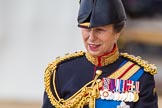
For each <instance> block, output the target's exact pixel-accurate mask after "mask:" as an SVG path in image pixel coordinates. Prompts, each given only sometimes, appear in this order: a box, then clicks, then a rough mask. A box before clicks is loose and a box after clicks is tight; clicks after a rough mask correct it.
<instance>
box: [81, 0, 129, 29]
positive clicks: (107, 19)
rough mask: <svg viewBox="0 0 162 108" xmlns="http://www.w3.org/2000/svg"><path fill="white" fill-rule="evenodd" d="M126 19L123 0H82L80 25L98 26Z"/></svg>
mask: <svg viewBox="0 0 162 108" xmlns="http://www.w3.org/2000/svg"><path fill="white" fill-rule="evenodd" d="M123 20H126V14H125V10H124V7H123V4H122V2H121V0H80V9H79V13H78V23H79V24H78V26H80V27H88V28H93V27H98V26H103V25H108V24H114V23H118V22H121V21H123Z"/></svg>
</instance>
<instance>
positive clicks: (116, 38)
mask: <svg viewBox="0 0 162 108" xmlns="http://www.w3.org/2000/svg"><path fill="white" fill-rule="evenodd" d="M120 34H121V32H119V33H115V41H116V42H117V41H118V39H119V36H120Z"/></svg>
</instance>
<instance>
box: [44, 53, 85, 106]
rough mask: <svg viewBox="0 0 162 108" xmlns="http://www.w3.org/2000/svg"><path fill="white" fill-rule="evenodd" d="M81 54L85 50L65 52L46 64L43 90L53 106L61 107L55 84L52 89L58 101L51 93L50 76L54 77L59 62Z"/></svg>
mask: <svg viewBox="0 0 162 108" xmlns="http://www.w3.org/2000/svg"><path fill="white" fill-rule="evenodd" d="M83 55H85V52H83V51H80V52H75V53H73V54H66V55H65V56H64V57H57V58H56V60H55V61H54V62H52V63H50V64H49V65H48V67H47V68H46V70H45V74H44V84H45V90H46V93H47V95H48V97H49V99H50V102H51V104H52V105H53V106H55V107H56V108H63V107H62V106H61V104H60V100H61V99H60V98H59V96H58V94H57V91H56V87H55V84H54V85H53V86H54V91H55V94H56V97H57V99H59V101H58V100H57V99H56V97H54V95H53V93H52V90H51V87H50V83H51V80H50V79H51V76H52V75H54V77H55V73H56V68H57V66H58V65H59V64H60V63H62V62H64V61H66V60H70V59H72V58H76V57H81V56H83Z"/></svg>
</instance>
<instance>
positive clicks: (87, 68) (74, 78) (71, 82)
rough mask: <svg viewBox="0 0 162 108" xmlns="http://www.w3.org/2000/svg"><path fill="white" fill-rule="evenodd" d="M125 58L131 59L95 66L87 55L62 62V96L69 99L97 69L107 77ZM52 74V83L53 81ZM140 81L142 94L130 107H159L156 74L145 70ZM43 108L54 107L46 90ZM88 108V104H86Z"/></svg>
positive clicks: (58, 83)
mask: <svg viewBox="0 0 162 108" xmlns="http://www.w3.org/2000/svg"><path fill="white" fill-rule="evenodd" d="M124 60H129V59H127V58H123V57H122V56H120V57H119V59H117V60H116V61H115V62H114V63H112V64H109V65H106V66H95V65H94V64H92V63H91V62H90V61H88V60H87V58H86V57H85V55H83V56H79V57H74V58H71V59H69V60H66V61H64V62H62V63H60V64H59V65H58V67H57V70H56V71H57V72H56V80H55V83H56V88H57V91H58V94H59V97H60V98H63V99H68V98H69V97H70V96H72V95H73V94H74V93H76V92H77V91H78V90H79V89H80V88H82V87H83V86H84V85H85V84H86V83H88V82H90V81H91V80H93V78H94V71H95V70H98V69H99V70H102V71H103V73H102V74H101V76H100V78H102V77H106V76H108V75H110V74H111V73H113V72H114V71H115V70H116V69H117V68H119V66H120V65H121V64H122V63H123V61H124ZM52 77H53V76H52V75H51V83H52ZM139 82H140V94H139V100H138V102H127V103H126V104H127V105H130V108H158V105H157V95H156V92H155V91H154V89H155V81H154V76H153V75H151V74H150V73H148V72H144V73H143V75H142V76H141V77H140V78H139ZM50 86H51V89H52V92H53V95H55V94H54V90H53V85H52V84H51V85H50ZM42 108H54V106H52V104H51V102H50V101H49V97H48V96H47V93H46V92H44V98H43V105H42ZM85 108H88V106H85ZM114 108H116V107H114Z"/></svg>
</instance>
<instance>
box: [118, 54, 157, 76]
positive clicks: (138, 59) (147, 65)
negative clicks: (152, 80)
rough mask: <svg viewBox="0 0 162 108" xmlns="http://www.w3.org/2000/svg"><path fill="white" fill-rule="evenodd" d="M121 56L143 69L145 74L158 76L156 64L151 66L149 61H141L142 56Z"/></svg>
mask: <svg viewBox="0 0 162 108" xmlns="http://www.w3.org/2000/svg"><path fill="white" fill-rule="evenodd" d="M120 55H121V56H122V57H124V58H127V59H129V60H131V61H133V62H135V63H137V64H138V65H139V66H141V67H143V68H144V71H145V72H148V73H150V74H151V75H154V74H157V67H156V66H155V64H150V63H149V62H148V61H145V60H143V59H141V57H140V56H137V57H135V56H134V55H130V54H128V53H121V54H120Z"/></svg>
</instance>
